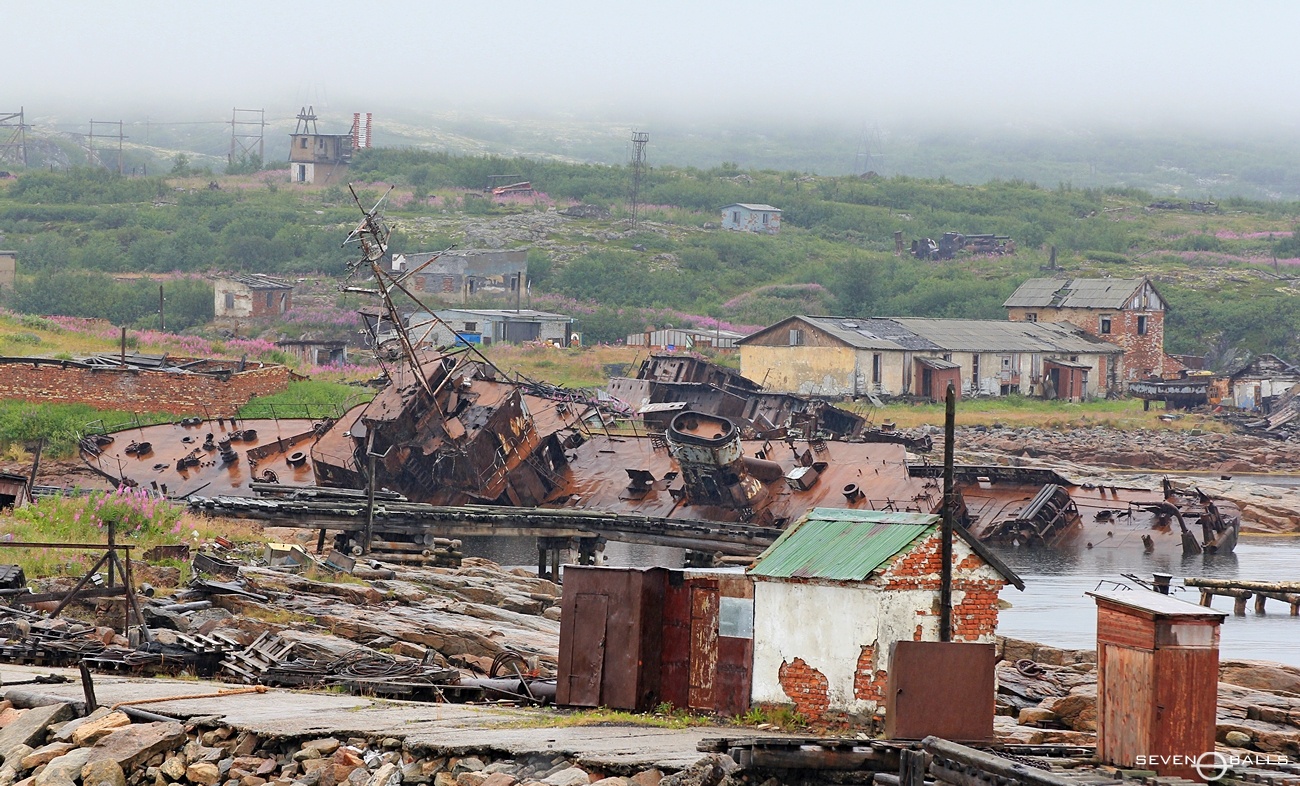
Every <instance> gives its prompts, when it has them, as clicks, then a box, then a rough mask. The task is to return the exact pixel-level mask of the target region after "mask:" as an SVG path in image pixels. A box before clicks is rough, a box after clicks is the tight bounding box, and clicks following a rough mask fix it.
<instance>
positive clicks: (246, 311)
mask: <svg viewBox="0 0 1300 786" xmlns="http://www.w3.org/2000/svg"><path fill="white" fill-rule="evenodd" d="M212 290H213V297H214V301H213V312H214V314H215V316H217V317H218V318H222V317H226V318H235V319H243V318H257V317H269V316H275V315H277V314H283V313H284V312H286V311H288V310H289V309H291V308H293V285H292V284H290V283H288V282H285V281H281V280H280V279H278V278H272V277H271V276H268V275H266V274H265V273H251V274H249V273H236V274H234V275H230V276H224V277H221V278H218V279H216V280H215V281H214V282H213V285H212Z"/></svg>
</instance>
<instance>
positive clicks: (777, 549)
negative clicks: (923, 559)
mask: <svg viewBox="0 0 1300 786" xmlns="http://www.w3.org/2000/svg"><path fill="white" fill-rule="evenodd" d="M938 524H939V517H938V516H935V515H932V514H928V513H892V512H887V511H879V510H848V509H842V508H813V509H812V511H810V512H809V513H808V515H807V516H805V517H804V519H803V520H802V521H800V522H798V523H797V524H795V525H794V526H792V527H790V528H789V529H787V530H786V531H785V532H783V533H781V537H779V538H777V539H776V542H774V543H773V544H772V545H771V546H769V547H768V548H767V551H764V552H763V553H762V555H760V556H759V558H758V560H757V562H755V564H754V566H753V567H752V568H750V570H749V572H750V574H751V575H754V576H767V577H770V578H805V579H830V580H834V581H861V580H863V579H865V578H866V577H867V576H869V575H871V572H872V571H874V570H875V569H876V568H878V567H880V566H881V565H882V564H884V563H885V562H887V561H888V560H889V559H890V558H891V557H893V556H894V555H895V554H898V553H899V552H901V551H903V550H905V549H906V548H907V546H908V545H909V544H911V543H912V541H914V540H916V539H917V538H919V537H921V536H923V535H925V534H927V533H929V532H932V531H934V529H935V527H936V526H938Z"/></svg>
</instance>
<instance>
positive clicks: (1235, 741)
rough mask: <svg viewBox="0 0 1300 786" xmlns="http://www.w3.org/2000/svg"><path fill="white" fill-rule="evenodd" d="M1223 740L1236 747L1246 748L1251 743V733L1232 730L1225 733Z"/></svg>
mask: <svg viewBox="0 0 1300 786" xmlns="http://www.w3.org/2000/svg"><path fill="white" fill-rule="evenodd" d="M1223 741H1224V742H1226V743H1227V744H1229V745H1231V746H1232V747H1234V748H1244V747H1246V746H1247V745H1249V744H1250V735H1249V734H1247V733H1245V732H1244V731H1230V732H1228V733H1227V734H1226V735H1224V738H1223Z"/></svg>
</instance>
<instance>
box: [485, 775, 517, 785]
mask: <svg viewBox="0 0 1300 786" xmlns="http://www.w3.org/2000/svg"><path fill="white" fill-rule="evenodd" d="M518 782H519V779H518V778H516V777H515V776H513V775H511V774H510V773H508V772H494V773H491V774H490V775H488V776H487V777H485V778H484V779H483V782H482V783H480V784H479V786H515V784H516V783H518Z"/></svg>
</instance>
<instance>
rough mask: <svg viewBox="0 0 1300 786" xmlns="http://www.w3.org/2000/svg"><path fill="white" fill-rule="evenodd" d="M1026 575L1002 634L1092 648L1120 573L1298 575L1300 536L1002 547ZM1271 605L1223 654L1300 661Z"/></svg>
mask: <svg viewBox="0 0 1300 786" xmlns="http://www.w3.org/2000/svg"><path fill="white" fill-rule="evenodd" d="M465 553H466V554H467V555H471V556H479V557H487V558H488V559H491V560H493V561H495V562H498V563H501V564H502V565H522V566H524V567H530V568H534V569H535V568H536V567H537V546H536V541H535V540H533V539H532V538H466V539H465ZM999 553H1000V554H1001V556H1002V557H1003V559H1005V560H1006V562H1007V564H1009V565H1010V566H1011V568H1012V569H1013V570H1015V571H1016V572H1017V573H1019V574H1020V576H1021V578H1023V579H1024V581H1025V591H1024V592H1021V591H1019V590H1017V589H1016V588H1015V587H1007V588H1006V589H1004V590H1003V591H1002V599H1003V600H1004V601H1006V602H1008V603H1010V604H1011V608H1009V609H1003V611H1002V612H1001V614H1000V615H999V618H998V619H999V624H998V632H999V633H1000V634H1002V635H1004V636H1011V637H1014V638H1019V639H1029V640H1031V641H1037V642H1041V643H1043V644H1050V645H1053V646H1057V647H1067V648H1071V649H1092V648H1094V647H1095V646H1096V641H1097V608H1096V604H1095V602H1094V601H1093V599H1092V598H1090V597H1088V596H1087V595H1085V594H1084V593H1086V592H1088V591H1090V590H1094V589H1097V587H1098V586H1099V585H1103V583H1104V582H1106V583H1105V584H1104V585H1103V588H1110V589H1114V587H1115V584H1114V582H1118V581H1122V580H1123V579H1122V578H1121V575H1120V574H1122V573H1132V574H1134V575H1137V576H1139V577H1141V578H1143V579H1150V577H1151V574H1152V573H1153V572H1155V571H1161V572H1165V573H1171V574H1173V575H1174V577H1175V579H1174V585H1175V586H1176V587H1181V586H1182V582H1181V581H1180V579H1181V578H1182V577H1184V576H1206V577H1212V578H1240V579H1244V580H1249V581H1298V580H1300V536H1297V537H1255V536H1243V537H1242V539H1241V542H1240V543H1239V544H1238V545H1237V551H1236V553H1235V554H1231V555H1228V556H1226V557H1211V558H1202V557H1196V558H1192V559H1187V560H1180V559H1177V558H1174V559H1165V560H1157V559H1153V558H1151V557H1148V556H1147V555H1143V554H1132V555H1128V556H1127V557H1123V558H1120V561H1115V562H1106V561H1104V560H1105V559H1107V558H1108V557H1109V556H1110V555H1106V554H1104V553H1103V552H1100V551H1092V552H1087V553H1086V554H1085V555H1083V556H1082V557H1079V558H1074V559H1067V558H1064V557H1062V556H1060V555H1056V554H1052V553H1048V552H1041V551H1028V550H1007V551H1004V552H999ZM682 554H683V552H682V551H681V550H680V549H672V548H664V547H659V546H639V545H633V544H626V543H609V544H607V545H606V548H605V552H604V556H605V558H606V559H605V562H604V563H603V564H606V565H609V566H612V567H645V566H649V565H664V566H667V567H680V566H681V564H682ZM1175 597H1179V598H1182V599H1184V600H1187V601H1189V602H1191V603H1199V602H1200V594H1199V593H1198V592H1195V591H1192V590H1183V591H1175ZM1214 607H1215V608H1216V609H1221V610H1223V611H1227V612H1229V613H1230V614H1231V612H1232V599H1231V598H1215V600H1214ZM1268 608H1269V609H1272V611H1270V612H1268V614H1267V615H1266V616H1263V617H1260V616H1256V614H1255V612H1254V603H1253V602H1251V603H1250V604H1248V609H1249V610H1248V611H1247V615H1246V616H1245V617H1233V616H1229V617H1228V618H1227V620H1225V622H1224V624H1223V632H1222V636H1221V641H1220V648H1219V653H1220V657H1222V658H1224V659H1227V658H1254V659H1260V660H1272V661H1278V662H1281V663H1288V664H1291V665H1294V666H1300V617H1292V616H1290V613H1289V612H1290V610H1289V608H1288V607H1287V606H1286V604H1284V603H1281V602H1279V601H1269V602H1268Z"/></svg>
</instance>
